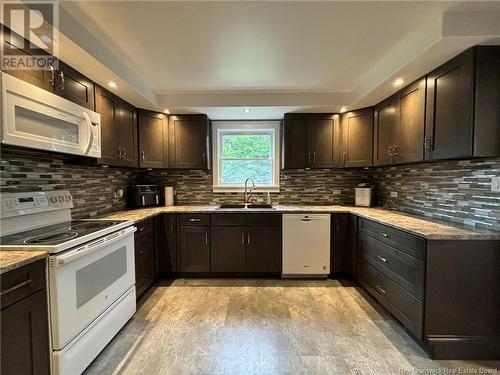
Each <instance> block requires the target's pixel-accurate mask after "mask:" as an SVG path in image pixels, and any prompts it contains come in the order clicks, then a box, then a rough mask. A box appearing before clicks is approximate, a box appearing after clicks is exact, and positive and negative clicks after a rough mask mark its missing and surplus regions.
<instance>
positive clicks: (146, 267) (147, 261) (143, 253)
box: [135, 234, 155, 298]
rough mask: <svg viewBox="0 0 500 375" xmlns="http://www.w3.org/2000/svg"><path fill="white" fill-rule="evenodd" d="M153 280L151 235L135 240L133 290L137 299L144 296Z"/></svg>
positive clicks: (152, 242)
mask: <svg viewBox="0 0 500 375" xmlns="http://www.w3.org/2000/svg"><path fill="white" fill-rule="evenodd" d="M154 280H155V259H154V237H153V235H152V234H148V235H144V236H142V237H140V238H138V239H136V240H135V289H136V295H137V298H140V297H141V296H142V295H143V294H144V292H145V291H146V290H147V289H148V288H149V287H150V286H151V285H152V284H153V282H154Z"/></svg>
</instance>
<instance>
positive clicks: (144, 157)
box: [141, 150, 146, 161]
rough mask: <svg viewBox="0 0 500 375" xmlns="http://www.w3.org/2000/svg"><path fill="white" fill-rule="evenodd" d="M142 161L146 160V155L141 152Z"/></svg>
mask: <svg viewBox="0 0 500 375" xmlns="http://www.w3.org/2000/svg"><path fill="white" fill-rule="evenodd" d="M144 159H146V153H145V152H144V150H143V151H141V161H144Z"/></svg>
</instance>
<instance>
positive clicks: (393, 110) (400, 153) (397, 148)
mask: <svg viewBox="0 0 500 375" xmlns="http://www.w3.org/2000/svg"><path fill="white" fill-rule="evenodd" d="M424 121H425V79H420V80H418V81H416V82H414V83H412V84H411V85H409V86H407V87H405V88H404V89H402V90H401V91H399V92H397V93H396V94H394V95H393V96H391V97H389V98H388V99H386V100H384V101H383V102H382V103H380V104H378V105H377V106H376V107H375V114H374V134H373V164H374V165H389V164H403V163H412V162H418V161H422V160H423V156H424V155H423V152H424V146H423V142H424V127H425V122H424Z"/></svg>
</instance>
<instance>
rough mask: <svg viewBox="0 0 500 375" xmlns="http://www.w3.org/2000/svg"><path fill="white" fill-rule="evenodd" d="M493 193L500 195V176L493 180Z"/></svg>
mask: <svg viewBox="0 0 500 375" xmlns="http://www.w3.org/2000/svg"><path fill="white" fill-rule="evenodd" d="M491 191H492V192H493V193H500V176H496V177H492V178H491Z"/></svg>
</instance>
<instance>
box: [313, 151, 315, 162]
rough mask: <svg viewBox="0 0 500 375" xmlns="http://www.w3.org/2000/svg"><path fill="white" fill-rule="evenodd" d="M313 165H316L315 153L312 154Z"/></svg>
mask: <svg viewBox="0 0 500 375" xmlns="http://www.w3.org/2000/svg"><path fill="white" fill-rule="evenodd" d="M313 163H314V164H316V151H314V152H313Z"/></svg>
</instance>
